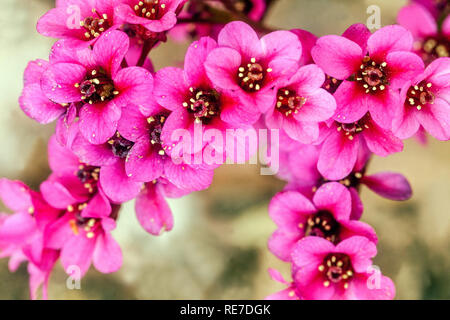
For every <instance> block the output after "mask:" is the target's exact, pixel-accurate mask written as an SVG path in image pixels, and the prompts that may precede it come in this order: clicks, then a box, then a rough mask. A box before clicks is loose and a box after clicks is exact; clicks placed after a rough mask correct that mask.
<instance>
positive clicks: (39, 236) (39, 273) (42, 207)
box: [0, 178, 60, 299]
mask: <svg viewBox="0 0 450 320" xmlns="http://www.w3.org/2000/svg"><path fill="white" fill-rule="evenodd" d="M0 198H1V199H2V201H3V203H4V204H5V205H6V206H7V207H9V208H10V209H11V210H12V211H13V212H14V214H11V215H10V214H0V258H4V257H9V258H10V259H9V269H10V271H16V270H17V269H18V267H19V265H20V264H21V263H22V262H24V261H27V262H28V271H29V274H30V296H31V298H32V299H36V295H37V290H38V289H39V287H40V286H41V285H42V296H43V298H44V299H46V298H47V288H48V280H49V278H50V273H51V270H52V269H53V265H54V264H55V262H56V260H57V259H58V256H59V253H58V252H57V251H56V250H52V249H48V248H45V247H44V245H43V244H44V237H43V232H44V230H45V228H46V227H47V225H49V224H50V223H52V222H53V221H54V220H55V219H57V217H58V215H59V214H60V211H59V210H56V209H54V208H52V207H50V206H49V205H48V204H47V203H46V202H45V200H44V199H43V198H42V196H41V194H39V193H38V192H35V191H33V190H31V189H30V188H28V186H26V185H25V184H24V183H22V182H20V181H11V180H7V179H4V178H3V179H0Z"/></svg>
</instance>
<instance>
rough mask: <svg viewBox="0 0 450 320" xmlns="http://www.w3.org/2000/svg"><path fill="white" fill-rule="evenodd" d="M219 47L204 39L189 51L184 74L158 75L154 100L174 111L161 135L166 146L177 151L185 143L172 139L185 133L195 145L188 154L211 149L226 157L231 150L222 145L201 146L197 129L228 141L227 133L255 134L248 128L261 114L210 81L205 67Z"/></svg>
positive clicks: (170, 70)
mask: <svg viewBox="0 0 450 320" xmlns="http://www.w3.org/2000/svg"><path fill="white" fill-rule="evenodd" d="M216 47H217V44H216V42H215V41H214V40H213V39H211V38H208V37H204V38H201V39H200V40H199V41H196V42H194V43H193V44H192V45H191V46H190V47H189V49H188V51H187V53H186V57H185V64H184V70H182V69H178V68H173V67H168V68H164V69H162V70H160V71H158V72H157V73H156V75H155V91H154V92H155V98H156V100H157V102H158V103H159V104H160V105H162V106H164V107H165V108H167V109H169V110H171V111H172V113H171V114H170V115H169V116H168V118H167V122H166V124H165V125H164V130H163V132H162V139H163V140H164V144H165V145H166V146H169V147H175V146H176V145H178V144H179V143H186V141H184V140H181V141H179V140H176V139H174V138H173V137H172V135H173V133H174V131H175V130H179V129H185V130H186V131H187V132H188V133H189V134H190V137H191V143H192V146H191V148H190V150H188V151H189V153H192V154H194V153H198V152H201V151H202V150H203V149H204V148H205V147H206V146H207V145H210V147H211V148H213V149H214V150H215V151H216V152H217V153H220V154H223V153H226V151H227V148H228V146H227V145H225V144H224V143H220V141H213V142H216V143H211V144H210V143H209V140H208V139H202V143H200V142H199V143H196V140H197V137H196V135H195V130H196V127H197V128H199V127H200V126H199V124H201V125H202V126H201V129H202V131H200V133H201V135H202V136H203V135H204V134H205V131H206V130H211V131H210V132H212V131H216V132H219V133H220V134H221V136H222V138H225V137H226V130H227V129H237V128H244V129H249V130H252V128H251V127H250V126H249V125H247V124H251V123H254V122H255V121H256V120H257V119H258V117H259V114H257V113H254V112H251V111H249V110H248V109H246V108H245V107H244V106H243V105H242V104H241V103H240V101H239V100H238V98H237V97H236V95H235V94H233V93H232V92H228V91H224V90H220V89H218V88H216V87H214V85H213V84H212V83H211V81H210V80H209V78H208V76H207V74H206V71H205V67H204V63H205V60H206V59H207V56H208V55H209V54H210V53H211V52H212V51H213V50H214V49H215V48H216ZM222 140H224V139H222ZM167 151H168V152H169V151H170V149H169V150H167Z"/></svg>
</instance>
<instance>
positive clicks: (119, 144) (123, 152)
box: [108, 132, 134, 159]
mask: <svg viewBox="0 0 450 320" xmlns="http://www.w3.org/2000/svg"><path fill="white" fill-rule="evenodd" d="M108 144H109V145H110V146H111V151H112V153H113V154H114V155H115V156H116V157H118V158H120V159H125V158H126V157H127V156H128V152H130V150H131V148H132V147H133V145H134V142H132V141H129V140H127V139H125V138H124V137H122V136H121V135H120V133H119V132H116V134H115V135H114V136H113V137H112V138H111V139H109V140H108Z"/></svg>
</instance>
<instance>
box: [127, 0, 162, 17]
mask: <svg viewBox="0 0 450 320" xmlns="http://www.w3.org/2000/svg"><path fill="white" fill-rule="evenodd" d="M133 10H134V12H135V13H136V15H137V16H139V17H142V18H147V19H149V20H159V19H161V17H162V16H163V15H164V12H165V11H166V5H165V4H164V3H161V0H142V1H138V2H137V4H136V5H135V6H134V7H133Z"/></svg>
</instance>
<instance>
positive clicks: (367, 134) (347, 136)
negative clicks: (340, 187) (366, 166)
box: [317, 113, 403, 180]
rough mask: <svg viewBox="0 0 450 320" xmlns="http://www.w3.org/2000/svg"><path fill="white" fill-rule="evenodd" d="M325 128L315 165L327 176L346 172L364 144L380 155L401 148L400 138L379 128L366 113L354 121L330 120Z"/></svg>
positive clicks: (364, 146)
mask: <svg viewBox="0 0 450 320" xmlns="http://www.w3.org/2000/svg"><path fill="white" fill-rule="evenodd" d="M325 131H327V133H326V134H325V135H327V136H326V138H325V140H324V142H323V144H322V148H321V151H320V156H319V161H318V163H317V168H318V169H319V172H320V173H321V174H322V175H323V176H324V177H325V178H327V179H329V180H340V179H343V178H344V177H346V176H348V175H349V174H350V172H351V171H352V169H353V167H354V166H355V163H356V159H357V157H358V152H359V150H360V148H367V149H369V150H370V151H371V152H373V153H374V154H376V155H378V156H380V157H386V156H388V155H390V154H393V153H395V152H400V151H402V150H403V142H402V141H401V140H400V139H398V138H397V137H395V136H394V135H393V134H392V132H390V131H387V130H384V129H382V128H381V127H380V126H379V125H378V124H377V123H376V122H375V121H374V120H372V118H371V115H370V114H369V113H367V114H366V115H365V116H364V117H363V118H361V119H360V120H359V121H357V122H354V123H340V122H337V121H334V122H333V123H332V124H331V126H330V128H327V129H325Z"/></svg>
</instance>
